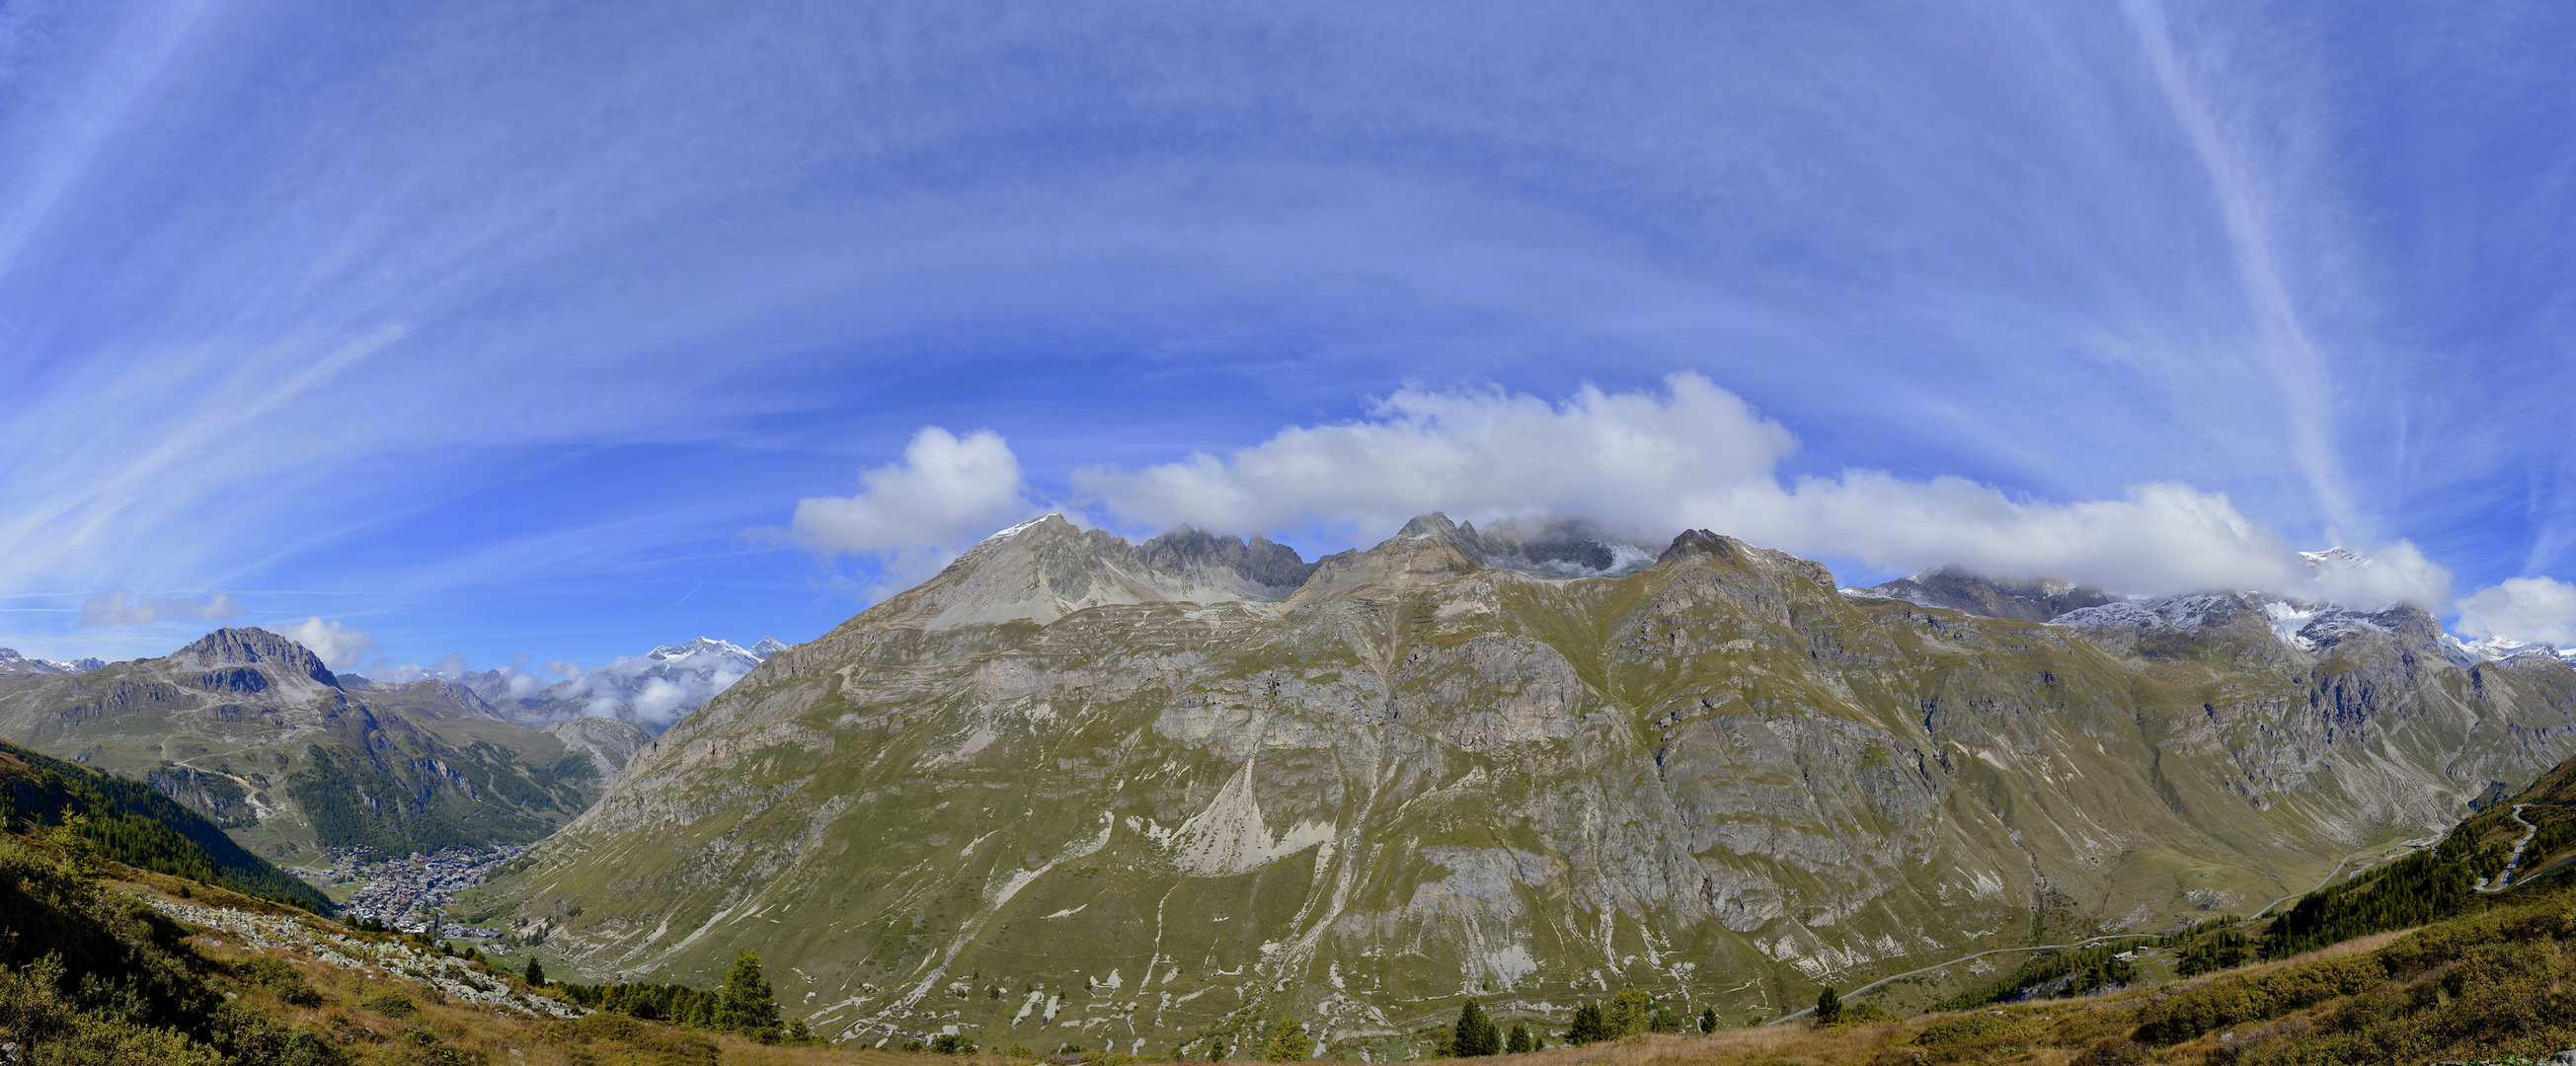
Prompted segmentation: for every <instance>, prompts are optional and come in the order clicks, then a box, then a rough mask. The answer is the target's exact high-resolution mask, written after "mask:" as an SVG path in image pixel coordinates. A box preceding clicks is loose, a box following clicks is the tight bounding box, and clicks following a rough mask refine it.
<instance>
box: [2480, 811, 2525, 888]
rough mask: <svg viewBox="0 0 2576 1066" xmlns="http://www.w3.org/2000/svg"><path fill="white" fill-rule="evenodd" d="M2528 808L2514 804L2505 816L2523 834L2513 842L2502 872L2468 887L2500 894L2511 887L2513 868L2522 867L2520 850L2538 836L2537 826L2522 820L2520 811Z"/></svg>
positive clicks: (2483, 878) (2482, 878)
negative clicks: (2517, 825) (2510, 853)
mask: <svg viewBox="0 0 2576 1066" xmlns="http://www.w3.org/2000/svg"><path fill="white" fill-rule="evenodd" d="M2528 806H2531V805H2530V804H2528V803H2517V804H2514V805H2513V810H2512V812H2511V813H2509V814H2508V815H2506V816H2507V817H2509V818H2512V819H2513V820H2514V822H2515V823H2516V824H2519V825H2521V826H2522V828H2523V834H2522V839H2520V840H2517V841H2514V842H2513V854H2512V855H2509V856H2507V857H2506V858H2505V860H2504V872H2503V873H2500V874H2497V875H2495V876H2494V877H2493V878H2485V877H2481V878H2478V882H2477V884H2475V885H2471V886H2470V887H2472V888H2475V889H2477V890H2478V891H2480V892H2502V891H2504V890H2505V889H2508V888H2512V887H2513V868H2514V867H2516V866H2520V865H2522V849H2524V848H2527V847H2530V846H2531V838H2533V837H2536V836H2539V835H2540V827H2539V826H2536V825H2533V824H2531V823H2530V822H2526V821H2523V820H2522V809H2523V808H2525V807H2528Z"/></svg>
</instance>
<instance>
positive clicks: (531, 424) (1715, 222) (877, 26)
mask: <svg viewBox="0 0 2576 1066" xmlns="http://www.w3.org/2000/svg"><path fill="white" fill-rule="evenodd" d="M1278 8H1279V5H1234V6H1223V5H1155V4H1120V5H1085V4H1032V5H1020V6H1016V7H1001V8H979V9H971V10H970V9H964V8H959V7H957V6H956V5H903V4H878V5H861V6H853V5H846V4H812V5H796V4H752V3H746V4H728V5H690V6H680V5H664V4H655V3H646V2H638V3H629V4H618V5H565V6H561V7H553V6H539V5H510V4H495V3H458V4H441V5H418V6H416V9H414V10H388V9H383V8H381V7H380V6H374V5H354V6H353V5H345V4H323V3H292V2H278V3H246V4H213V3H194V4H190V3H119V2H116V0H83V2H80V3H46V2H37V3H10V4H0V411H5V414H0V646H10V647H15V648H18V649H19V650H21V651H25V652H27V653H29V654H34V655H40V656H48V657H56V658H64V657H70V656H75V655H86V654H97V655H102V656H106V657H110V658H117V657H131V656H137V655H152V654H161V653H163V652H166V651H167V650H169V649H170V648H171V647H174V646H176V645H177V644H178V643H180V642H182V641H184V640H185V639H188V638H189V637H192V636H193V635H195V634H196V633H198V632H202V631H203V630H204V629H205V628H208V627H210V626H211V625H212V624H214V623H215V622H217V621H230V622H233V623H236V624H241V623H249V624H262V625H269V626H273V627H278V628H281V629H297V630H298V631H299V632H303V633H305V634H307V635H309V636H310V637H312V639H313V640H314V641H316V642H317V643H319V644H322V645H326V646H328V649H329V650H328V652H327V654H330V655H332V656H333V657H334V658H335V660H336V661H337V662H340V663H342V664H347V665H350V666H352V668H357V669H375V670H379V671H382V670H384V669H386V668H387V667H389V666H392V665H399V664H412V663H418V664H431V663H435V662H437V661H439V660H440V659H442V658H443V657H447V656H450V655H459V656H461V661H465V662H470V663H472V664H474V665H477V666H489V665H494V664H499V663H503V662H509V661H513V660H514V659H516V658H517V657H521V656H525V657H528V658H527V660H526V661H527V662H529V663H530V664H532V665H534V664H542V663H543V662H546V661H549V660H562V661H568V662H585V663H589V662H599V661H603V660H605V659H607V658H610V657H613V656H616V655H621V654H633V653H636V652H640V651H642V650H643V649H645V648H648V647H650V646H652V645H654V644H658V643H665V642H670V641H676V640H680V639H685V638H687V637H689V636H693V635H697V634H701V633H703V634H708V635H714V636H722V637H729V638H732V639H735V640H738V641H743V642H748V641H750V640H752V639H755V638H757V637H759V636H761V635H764V634H775V635H777V636H779V637H781V638H783V639H787V640H791V641H795V640H802V639H808V638H811V637H813V636H815V635H817V634H819V633H821V632H823V631H825V630H827V629H829V628H830V627H831V626H833V625H835V624H837V623H838V622H840V621H841V620H842V619H844V618H846V617H847V616H848V615H850V614H851V613H853V612H855V611H856V610H857V609H859V608H860V607H862V606H864V604H865V603H866V602H867V601H868V599H869V597H871V596H875V595H879V594H881V593H882V592H883V590H885V589H887V588H892V587H899V586H900V585H901V584H903V583H904V582H905V581H908V580H910V579H912V578H914V577H917V576H918V575H919V574H921V573H923V572H926V570H927V568H929V567H932V566H935V565H937V564H938V562H939V561H940V560H941V559H942V558H943V557H944V553H949V552H953V551H955V550H956V549H957V548H958V547H959V546H961V545H962V544H963V543H966V542H971V541H972V540H973V539H974V538H975V537H976V536H979V535H981V533H983V532H987V531H989V530H990V529H993V528H997V527H998V526H1000V525H1004V524H1008V522H1009V521H1011V520H1015V518H1016V517H1022V516H1025V514H1026V513H1032V512H1034V511H1035V510H1039V509H1047V508H1055V507H1062V508H1067V509H1070V510H1072V511H1073V512H1075V513H1076V514H1078V515H1081V516H1083V520H1084V521H1087V522H1093V523H1101V524H1106V525H1109V526H1110V527H1112V528H1115V529H1119V530H1122V531H1128V532H1136V533H1150V532H1153V531H1155V530H1156V529H1158V528H1160V527H1161V526H1162V525H1164V524H1167V523H1168V522H1170V521H1176V520H1189V521H1196V522H1198V523H1200V524H1202V525H1210V526H1219V527H1225V526H1231V527H1234V529H1233V531H1236V532H1244V533H1252V532H1267V533H1269V534H1271V535H1272V536H1274V537H1277V538H1279V539H1282V540H1285V541H1287V542H1289V543H1292V544H1295V545H1297V546H1298V547H1300V548H1301V549H1304V550H1306V551H1307V552H1308V553H1309V555H1310V556H1311V555H1312V554H1314V553H1315V552H1318V551H1330V550H1337V549H1340V548H1343V547H1348V546H1351V545H1353V544H1366V543H1369V542H1371V541H1373V540H1375V539H1377V538H1378V537H1382V536H1384V535H1386V534H1387V533H1390V532H1392V529H1393V525H1392V524H1391V523H1392V521H1400V517H1395V518H1392V519H1391V518H1390V516H1400V515H1401V514H1402V513H1406V512H1408V511H1411V510H1419V509H1429V508H1431V507H1442V508H1446V509H1449V510H1451V511H1452V513H1455V514H1459V515H1461V516H1462V517H1463V516H1468V515H1481V516H1487V517H1491V516H1498V515H1501V514H1505V513H1514V512H1521V513H1529V512H1539V511H1549V510H1566V509H1575V510H1584V511H1589V512H1592V513H1596V514H1599V515H1601V516H1602V517H1604V518H1605V519H1606V520H1609V521H1611V522H1613V523H1614V524H1618V525H1622V526H1624V527H1627V528H1630V529H1632V530H1634V531H1635V532H1636V534H1637V535H1639V536H1668V535H1669V534H1670V532H1672V531H1673V529H1674V528H1677V527H1678V526H1679V525H1681V524H1690V525H1703V526H1708V527H1710V528H1714V529H1717V530H1719V531H1721V532H1732V533H1737V534H1739V535H1744V536H1747V537H1748V538H1749V539H1754V540H1757V541H1761V542H1764V543H1772V544H1777V545H1778V546H1781V547H1784V548H1789V549H1791V550H1796V551H1799V552H1801V553H1803V554H1809V555H1814V556H1817V557H1820V558H1824V559H1825V560H1826V561H1828V562H1829V563H1830V564H1831V565H1833V566H1834V567H1835V568H1836V571H1837V573H1838V574H1841V575H1842V576H1844V577H1845V578H1846V579H1848V580H1876V579H1880V578H1884V577H1886V576H1889V575H1892V574H1896V573H1901V572H1904V571H1907V570H1910V569H1913V568H1914V567H1917V566H1921V565H1926V564H1931V563H1938V562H1942V561H1946V560H1949V559H1963V560H1967V561H1970V562H1974V563H1977V564H1979V565H1983V566H1986V567H1988V568H1998V569H2000V568H2006V567H2015V566H2018V567H2020V568H2021V569H2022V570H2023V571H2025V572H2042V571H2044V572H2051V573H2059V574H2064V575H2067V576H2074V577H2081V578H2088V579H2093V580H2102V581H2109V582H2114V583H2117V584H2119V585H2121V586H2123V587H2126V588H2129V589H2132V590H2136V591H2142V592H2143V591H2163V590H2168V589H2173V588H2182V587H2192V586H2196V585H2248V586H2252V585H2278V586H2282V587H2284V588H2288V587H2289V586H2295V585H2298V583H2299V582H2300V581H2301V580H2302V579H2303V574H2302V573H2300V572H2296V570H2295V564H2294V562H2291V561H2285V560H2293V561H2294V560H2295V556H2290V555H2288V554H2287V553H2288V551H2289V549H2291V548H2315V547H2322V546H2324V545H2326V544H2328V543H2336V542H2340V543H2347V544H2351V545H2353V546H2355V547H2360V548H2364V549H2367V550H2370V551H2372V552H2373V553H2374V554H2375V555H2377V556H2378V557H2379V558H2381V559H2382V560H2383V565H2382V566H2381V567H2379V572H2378V575H2377V576H2376V577H2374V578H2373V579H2372V580H2371V581H2369V582H2364V583H2363V585H2362V586H2356V587H2353V588H2346V589H2342V590H2341V594H2344V595H2347V596H2349V597H2353V598H2370V597H2374V596H2376V597H2382V598H2386V597H2393V596H2401V595H2402V596H2406V597H2411V598H2415V599H2418V600H2422V601H2425V602H2426V603H2427V604H2428V605H2429V606H2432V607H2434V608H2435V609H2436V610H2437V611H2439V612H2441V613H2443V614H2444V615H2445V616H2446V617H2450V618H2454V619H2455V620H2456V621H2457V624H2459V625H2460V626H2461V628H2462V629H2463V630H2464V631H2467V632H2470V633H2472V634H2476V633H2487V632H2495V633H2505V634H2507V635H2512V636H2516V637H2521V638H2524V639H2548V640H2553V641H2560V642H2564V641H2568V640H2576V589H2571V588H2569V587H2568V586H2566V585H2563V584H2560V583H2558V582H2557V581H2556V580H2555V579H2556V577H2557V576H2559V575H2568V576H2576V510H2571V508H2576V495H2571V494H2570V492H2564V491H2561V488H2560V481H2561V477H2560V475H2561V471H2562V470H2563V469H2564V468H2565V466H2566V463H2567V461H2568V459H2567V457H2568V455H2569V439H2568V438H2569V429H2568V426H2569V425H2570V419H2569V414H2570V401H2569V396H2570V395H2571V385H2576V381H2571V376H2576V373H2572V372H2571V370H2570V367H2571V366H2576V360H2571V358H2570V356H2571V352H2570V350H2569V349H2570V338H2571V336H2576V322H2572V321H2571V315H2570V312H2571V296H2570V293H2571V285H2570V282H2571V271H2570V248H2569V237H2568V230H2567V228H2566V224H2565V222H2564V220H2565V219H2567V218H2569V217H2576V189H2571V186H2570V182H2571V177H2576V149H2571V147H2570V144H2571V142H2570V140H2569V138H2567V137H2566V136H2565V132H2564V131H2566V130H2568V129H2571V128H2576V114H2571V111H2576V91H2571V89H2576V86H2571V83H2570V75H2569V74H2568V73H2567V72H2566V70H2565V69H2564V67H2565V65H2564V63H2563V62H2562V59H2563V57H2564V56H2565V55H2566V54H2568V52H2569V51H2570V49H2571V46H2576V12H2571V11H2570V9H2568V8H2566V7H2564V6H2563V5H2544V4H2524V5H2516V4H2493V5H2478V6H2476V7H2473V8H2461V7H2457V6H2449V7H2444V6H2437V5H2410V6H2400V5H2383V4H2368V3H2353V4H2330V5H2329V4H2318V5H2306V6H2291V5H2259V4H2241V3H2237V4H2206V5H2194V4H2160V3H2156V2H2152V0H2132V2H2128V3H2098V4H1990V5H1977V4H1955V5H1928V6H1927V5H1919V4H1885V5H1877V6H1867V5H1862V6H1852V5H1841V6H1831V8H1830V10H1828V9H1827V8H1826V7H1820V6H1818V5H1811V4H1733V5H1705V4H1687V5H1651V4H1636V5H1622V6H1615V7H1612V6H1605V5H1599V4H1564V5H1534V4H1475V5H1463V4H1462V5H1448V6H1444V5H1435V4H1404V5H1388V4H1368V5H1343V6H1331V5H1301V6H1299V7H1298V8H1297V9H1295V10H1293V11H1285V12H1283V11H1281V10H1278ZM1193 456H1196V457H1197V458H1193ZM2571 491H2576V486H2571ZM2544 579H2545V580H2544ZM2509 580H2510V582H2511V583H2508V582H2509ZM2291 591H2299V590H2297V589H2291ZM2308 591H2317V590H2314V589H2309V590H2308ZM2327 591H2334V590H2327ZM2481 597H2483V598H2481ZM2464 603H2465V604H2466V605H2467V606H2465V607H2463V606H2462V604H2464ZM2464 612H2465V616H2463V615H2464ZM299 627H300V628H299ZM451 661H457V660H451ZM370 664H375V665H370Z"/></svg>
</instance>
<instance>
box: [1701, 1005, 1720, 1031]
mask: <svg viewBox="0 0 2576 1066" xmlns="http://www.w3.org/2000/svg"><path fill="white" fill-rule="evenodd" d="M1699 1031H1700V1032H1703V1033H1714V1032H1716V1031H1717V1009H1716V1008H1714V1007H1711V1008H1709V1009H1707V1010H1704V1011H1701V1012H1699Z"/></svg>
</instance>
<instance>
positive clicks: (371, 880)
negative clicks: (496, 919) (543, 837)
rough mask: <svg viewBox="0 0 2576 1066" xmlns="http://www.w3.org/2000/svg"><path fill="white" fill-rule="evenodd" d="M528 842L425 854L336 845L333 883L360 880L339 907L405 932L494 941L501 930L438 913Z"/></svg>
mask: <svg viewBox="0 0 2576 1066" xmlns="http://www.w3.org/2000/svg"><path fill="white" fill-rule="evenodd" d="M525 850H527V849H526V848H525V847H524V846H505V847H494V848H449V849H447V850H445V851H437V852H431V853H428V854H421V855H398V856H395V857H393V858H389V859H380V858H376V857H375V856H376V855H377V852H376V851H375V849H373V848H365V847H358V848H335V849H333V850H332V852H331V872H330V873H329V874H328V875H327V877H328V879H329V881H330V883H332V884H334V885H339V886H344V887H345V886H348V885H357V886H358V890H357V893H356V894H355V895H352V896H350V897H349V899H348V900H347V901H346V902H344V903H342V904H341V908H342V909H343V910H345V911H347V912H348V913H350V914H352V915H356V916H357V917H360V918H373V919H375V920H377V921H380V922H383V923H385V924H386V925H389V926H392V927H393V928H395V929H399V930H401V931H403V932H406V933H428V934H430V935H431V936H434V937H442V938H446V939H457V940H492V939H497V938H498V937H499V936H500V935H501V934H499V933H497V932H493V931H491V930H488V929H474V928H470V927H466V926H463V925H455V926H445V927H442V926H441V925H440V924H439V923H440V916H441V913H442V912H443V910H444V909H445V908H446V906H447V904H448V901H450V900H452V899H455V898H456V895H457V893H460V892H463V891H465V890H466V889H469V888H472V887H474V886H476V885H479V884H482V883H483V879H484V878H486V877H489V876H491V873H492V869H493V868H494V867H497V866H499V865H501V864H502V863H505V862H508V861H510V860H511V859H514V858H517V857H518V856H519V853H520V852H522V851H525Z"/></svg>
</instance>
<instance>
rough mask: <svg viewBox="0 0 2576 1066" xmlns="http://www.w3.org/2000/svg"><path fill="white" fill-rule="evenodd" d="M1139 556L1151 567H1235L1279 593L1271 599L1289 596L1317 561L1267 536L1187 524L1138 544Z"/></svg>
mask: <svg viewBox="0 0 2576 1066" xmlns="http://www.w3.org/2000/svg"><path fill="white" fill-rule="evenodd" d="M1136 559H1137V561H1138V562H1139V563H1141V564H1143V565H1144V566H1145V567H1147V568H1148V569H1151V570H1154V571H1156V572H1159V573H1164V574H1171V575H1185V574H1190V573H1193V572H1200V573H1209V574H1213V573H1215V572H1217V571H1221V570H1222V571H1231V572H1233V574H1235V575H1236V576H1238V577H1240V578H1241V579H1243V580H1244V581H1248V582H1251V583H1252V584H1253V585H1256V586H1259V587H1260V588H1262V589H1265V590H1269V591H1271V592H1274V593H1276V595H1273V596H1271V597H1269V598H1271V599H1279V598H1284V597H1286V596H1287V595H1288V594H1289V593H1291V592H1294V591H1296V590H1297V587H1298V586H1300V585H1303V584H1305V583H1306V579H1307V578H1309V577H1312V576H1314V573H1315V564H1313V563H1310V562H1307V561H1306V560H1305V559H1303V558H1301V557H1299V556H1298V554H1297V552H1296V550H1295V549H1293V548H1289V547H1287V546H1286V545H1281V544H1274V543H1271V541H1270V538H1268V537H1262V536H1257V535H1256V536H1254V537H1253V538H1252V539H1251V540H1249V541H1246V540H1243V539H1241V538H1238V537H1220V536H1217V535H1215V534H1212V533H1203V532H1200V531H1199V530H1197V529H1195V528H1193V527H1190V526H1186V525H1184V526H1178V527H1175V528H1174V529H1173V530H1172V531H1171V532H1169V533H1165V534H1163V535H1162V536H1159V537H1156V538H1154V539H1152V540H1149V541H1146V542H1145V543H1143V544H1139V545H1137V546H1136Z"/></svg>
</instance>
